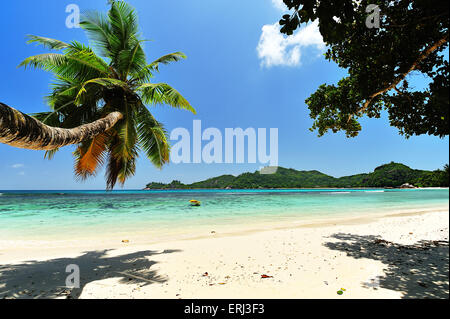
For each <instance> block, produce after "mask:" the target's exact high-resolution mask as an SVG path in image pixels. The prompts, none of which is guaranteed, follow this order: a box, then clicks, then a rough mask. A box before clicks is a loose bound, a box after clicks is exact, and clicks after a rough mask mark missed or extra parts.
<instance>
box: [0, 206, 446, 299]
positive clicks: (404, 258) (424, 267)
mask: <svg viewBox="0 0 450 319" xmlns="http://www.w3.org/2000/svg"><path fill="white" fill-rule="evenodd" d="M130 236H131V234H130ZM130 238H132V236H131V237H130ZM448 238H449V211H448V207H447V209H445V210H443V211H438V212H427V213H409V214H402V215H392V216H387V217H383V218H378V219H353V220H340V221H336V222H331V223H328V224H320V225H319V224H317V225H295V226H292V225H285V227H284V228H280V229H273V230H264V231H255V232H238V233H226V234H224V233H221V232H219V231H215V232H210V233H208V234H204V233H203V234H199V238H196V239H187V240H176V241H170V240H169V241H165V242H160V243H150V242H151V240H150V239H147V240H146V239H145V238H140V239H139V240H138V239H129V242H128V243H127V242H122V241H121V240H120V239H119V238H117V239H108V240H105V239H99V240H98V241H96V240H92V239H91V240H89V241H88V240H81V239H80V240H78V241H70V242H65V241H55V242H52V243H48V242H39V241H32V242H31V241H1V242H0V298H151V299H155V298H175V299H178V298H333V299H343V298H449V282H448V269H449V246H448ZM122 239H125V238H122ZM146 241H147V242H146ZM69 264H76V265H78V266H79V268H80V274H81V278H80V288H73V289H72V288H67V287H65V280H66V277H67V276H68V275H69V273H66V272H65V270H66V266H67V265H69ZM263 277H268V278H263ZM342 288H343V289H345V290H343V289H342ZM341 289H342V290H341ZM339 290H341V291H342V292H343V293H342V294H341V295H338V294H337V291H339Z"/></svg>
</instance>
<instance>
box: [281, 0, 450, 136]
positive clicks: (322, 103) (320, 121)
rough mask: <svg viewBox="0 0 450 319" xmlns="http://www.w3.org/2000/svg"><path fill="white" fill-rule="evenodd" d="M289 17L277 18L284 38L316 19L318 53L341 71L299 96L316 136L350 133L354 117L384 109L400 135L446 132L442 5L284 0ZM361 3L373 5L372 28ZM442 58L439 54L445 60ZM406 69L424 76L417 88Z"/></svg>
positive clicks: (428, 0)
mask: <svg viewBox="0 0 450 319" xmlns="http://www.w3.org/2000/svg"><path fill="white" fill-rule="evenodd" d="M284 3H285V4H286V5H287V7H288V8H289V9H290V10H292V14H286V15H284V16H283V17H282V19H281V20H280V25H281V26H282V27H281V32H282V33H285V34H287V35H291V34H292V33H293V32H294V30H295V29H297V27H299V25H300V24H302V23H308V22H311V21H315V20H318V21H319V28H320V33H321V34H322V36H323V39H324V41H325V43H326V44H327V46H328V48H329V49H328V51H327V53H326V58H327V59H328V60H332V61H334V62H336V63H337V64H338V65H339V67H341V68H344V69H346V70H347V71H348V76H347V77H345V78H343V79H342V80H340V81H339V82H338V83H337V84H328V85H327V84H323V85H321V86H320V87H319V88H318V89H317V91H316V92H315V93H313V94H312V95H311V96H310V97H309V98H308V99H307V100H306V104H307V105H308V107H309V109H310V115H311V117H312V118H313V119H314V123H313V127H312V129H313V130H317V131H318V133H319V136H321V135H323V134H325V133H326V132H327V131H328V130H332V131H333V132H337V131H339V130H343V131H345V132H346V134H347V136H350V137H353V136H356V135H358V133H359V131H360V130H361V125H360V124H359V121H358V120H359V118H360V117H362V116H368V117H371V118H378V117H380V112H381V111H382V110H383V109H384V110H387V112H388V114H389V120H390V123H391V125H393V126H395V127H397V128H398V129H399V131H400V133H401V134H403V135H405V136H406V137H409V136H411V135H420V134H430V135H436V136H439V137H444V136H447V135H448V134H449V63H448V36H449V35H448V27H449V2H448V1H441V0H414V1H412V0H394V1H390V0H370V1H368V0H361V1H353V0H343V1H319V0H284ZM369 4H373V5H378V8H379V9H380V28H369V27H368V26H367V25H366V20H367V19H368V18H371V17H369V14H371V13H372V12H371V11H370V10H369V12H366V9H367V7H368V5H369ZM445 53H446V54H445ZM445 55H447V57H445ZM412 74H416V75H421V76H423V77H425V78H426V79H428V82H429V84H428V87H426V88H425V89H423V90H422V89H418V88H415V87H413V86H412V85H411V84H410V83H409V82H410V81H409V80H410V78H409V76H410V75H412Z"/></svg>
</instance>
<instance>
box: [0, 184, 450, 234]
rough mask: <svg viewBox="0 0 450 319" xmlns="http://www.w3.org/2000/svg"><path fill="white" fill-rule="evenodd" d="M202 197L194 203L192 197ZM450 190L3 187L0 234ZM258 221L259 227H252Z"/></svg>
mask: <svg viewBox="0 0 450 319" xmlns="http://www.w3.org/2000/svg"><path fill="white" fill-rule="evenodd" d="M191 199H196V200H199V201H201V202H202V205H201V206H200V207H191V206H189V200H191ZM448 205H449V190H448V189H412V190H397V189H396V190H383V189H364V190H361V189H339V190H337V189H328V190H327V189H309V190H308V189H301V190H300V189H299V190H187V191H113V192H104V191H62V190H61V191H0V240H6V239H36V240H38V239H43V238H49V239H51V238H67V239H72V238H73V239H74V238H79V237H83V236H84V237H89V236H100V235H104V236H110V237H113V236H116V235H117V236H120V235H123V234H134V233H145V234H147V235H148V236H150V237H151V236H155V238H156V237H157V236H160V235H163V234H164V235H167V236H170V235H171V234H178V235H183V234H188V233H190V232H193V231H194V230H196V229H197V230H198V229H202V230H204V231H205V232H210V231H213V230H216V229H217V228H219V229H220V227H228V226H230V227H231V228H232V227H247V228H251V227H252V225H271V224H277V223H286V222H287V223H292V224H293V225H294V224H295V223H300V222H309V221H313V220H314V221H316V220H327V219H333V218H341V217H356V216H366V215H374V214H381V213H383V214H389V213H391V212H392V213H401V212H416V211H417V212H420V211H427V210H448ZM255 227H256V226H255Z"/></svg>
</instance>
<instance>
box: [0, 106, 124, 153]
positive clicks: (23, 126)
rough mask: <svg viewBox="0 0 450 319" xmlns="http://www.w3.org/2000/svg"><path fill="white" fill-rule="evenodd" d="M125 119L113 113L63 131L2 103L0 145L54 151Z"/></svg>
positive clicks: (94, 134)
mask: <svg viewBox="0 0 450 319" xmlns="http://www.w3.org/2000/svg"><path fill="white" fill-rule="evenodd" d="M122 118H123V115H122V113H120V112H112V113H110V114H108V115H107V116H106V117H104V118H102V119H100V120H97V121H95V122H92V123H89V124H85V125H81V126H78V127H75V128H72V129H64V128H57V127H50V126H48V125H45V124H44V123H42V122H40V121H38V120H37V119H35V118H33V117H31V116H28V115H26V114H24V113H22V112H19V111H17V110H16V109H13V108H12V107H9V106H7V105H6V104H3V103H0V143H4V144H7V145H11V146H14V147H18V148H26V149H30V150H45V151H49V150H54V149H57V148H60V147H63V146H66V145H71V144H78V143H80V142H82V141H84V140H88V139H91V138H93V137H94V136H96V135H98V134H100V133H103V132H105V131H107V130H109V129H110V128H111V127H113V126H114V125H115V124H116V123H117V122H118V121H119V120H120V119H122Z"/></svg>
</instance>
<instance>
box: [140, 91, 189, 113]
mask: <svg viewBox="0 0 450 319" xmlns="http://www.w3.org/2000/svg"><path fill="white" fill-rule="evenodd" d="M136 90H137V91H138V92H140V93H141V97H142V100H143V101H144V102H145V103H148V104H154V105H156V104H167V105H170V106H172V107H174V108H177V109H183V110H188V111H190V112H192V113H194V114H196V111H195V109H194V108H193V107H192V106H191V104H190V103H189V102H188V101H187V100H186V99H185V98H184V97H183V96H182V95H181V94H180V93H179V92H178V91H177V90H175V89H174V88H173V87H171V86H170V85H168V84H167V83H144V84H142V85H140V86H139V87H138V88H137V89H136Z"/></svg>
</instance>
